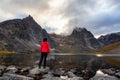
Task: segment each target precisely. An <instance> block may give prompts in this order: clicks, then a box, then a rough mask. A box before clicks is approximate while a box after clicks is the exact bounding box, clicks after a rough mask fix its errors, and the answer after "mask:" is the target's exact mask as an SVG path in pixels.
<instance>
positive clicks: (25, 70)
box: [21, 67, 31, 73]
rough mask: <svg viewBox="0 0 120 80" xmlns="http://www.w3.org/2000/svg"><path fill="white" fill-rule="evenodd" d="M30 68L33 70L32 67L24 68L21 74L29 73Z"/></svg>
mask: <svg viewBox="0 0 120 80" xmlns="http://www.w3.org/2000/svg"><path fill="white" fill-rule="evenodd" d="M30 68H31V67H26V68H23V69H22V70H21V72H22V73H23V72H29V70H30Z"/></svg>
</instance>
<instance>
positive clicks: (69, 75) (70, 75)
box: [67, 71, 76, 78]
mask: <svg viewBox="0 0 120 80" xmlns="http://www.w3.org/2000/svg"><path fill="white" fill-rule="evenodd" d="M67 75H68V77H70V78H72V77H76V75H75V74H74V73H73V72H70V71H68V72H67Z"/></svg>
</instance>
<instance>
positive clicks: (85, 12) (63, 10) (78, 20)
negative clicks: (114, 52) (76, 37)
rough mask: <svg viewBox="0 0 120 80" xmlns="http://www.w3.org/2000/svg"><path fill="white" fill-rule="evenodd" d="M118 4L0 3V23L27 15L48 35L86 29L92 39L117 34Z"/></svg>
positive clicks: (89, 0)
mask: <svg viewBox="0 0 120 80" xmlns="http://www.w3.org/2000/svg"><path fill="white" fill-rule="evenodd" d="M119 9H120V1H119V0H1V1H0V21H1V22H2V21H4V20H8V19H14V18H24V17H26V16H28V15H29V14H30V15H31V16H32V17H33V18H34V19H35V20H36V21H37V22H38V23H39V24H40V25H41V26H42V27H43V28H45V29H47V31H48V32H55V33H57V34H63V33H64V34H70V33H71V32H72V30H73V29H74V27H76V26H77V27H85V28H87V29H88V30H89V31H91V32H92V33H93V34H94V35H95V36H99V35H101V34H107V33H113V32H120V10H119Z"/></svg>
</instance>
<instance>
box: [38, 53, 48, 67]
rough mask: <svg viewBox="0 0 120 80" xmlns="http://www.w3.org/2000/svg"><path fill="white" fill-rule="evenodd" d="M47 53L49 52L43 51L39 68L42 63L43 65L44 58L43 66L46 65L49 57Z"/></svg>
mask: <svg viewBox="0 0 120 80" xmlns="http://www.w3.org/2000/svg"><path fill="white" fill-rule="evenodd" d="M47 55H48V53H45V52H42V53H41V58H40V62H39V68H40V67H41V65H42V61H43V59H44V65H43V67H44V68H45V67H46V58H47Z"/></svg>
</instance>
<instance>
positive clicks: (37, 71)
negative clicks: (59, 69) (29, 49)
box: [29, 66, 49, 74]
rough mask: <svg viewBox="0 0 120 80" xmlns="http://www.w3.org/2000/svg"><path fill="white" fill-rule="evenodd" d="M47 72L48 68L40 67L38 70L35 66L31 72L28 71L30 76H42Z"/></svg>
mask: <svg viewBox="0 0 120 80" xmlns="http://www.w3.org/2000/svg"><path fill="white" fill-rule="evenodd" d="M48 71H49V67H46V68H43V67H41V68H40V69H39V67H38V66H37V67H35V68H33V69H31V70H30V71H29V73H30V74H40V73H42V74H44V73H47V72H48Z"/></svg>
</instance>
